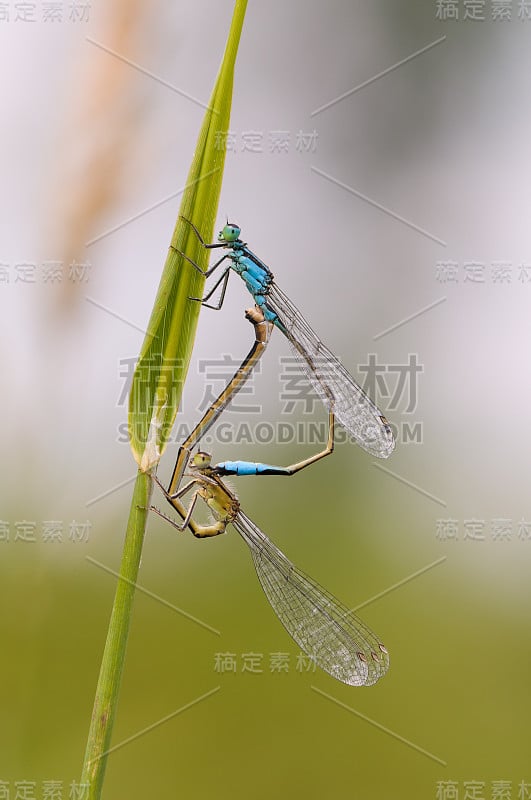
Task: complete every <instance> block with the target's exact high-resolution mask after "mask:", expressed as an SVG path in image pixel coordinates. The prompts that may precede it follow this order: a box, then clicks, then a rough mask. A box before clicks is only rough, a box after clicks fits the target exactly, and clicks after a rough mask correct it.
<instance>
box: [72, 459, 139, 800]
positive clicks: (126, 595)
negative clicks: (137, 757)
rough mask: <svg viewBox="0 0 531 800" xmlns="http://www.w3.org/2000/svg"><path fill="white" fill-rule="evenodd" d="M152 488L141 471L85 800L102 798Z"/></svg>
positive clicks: (93, 728) (99, 692)
mask: <svg viewBox="0 0 531 800" xmlns="http://www.w3.org/2000/svg"><path fill="white" fill-rule="evenodd" d="M152 486H153V482H152V480H151V475H150V474H149V473H146V472H140V471H139V472H138V474H137V478H136V483H135V488H134V492H133V499H132V503H131V510H130V512H129V520H128V523H127V531H126V536H125V543H124V549H123V554H122V563H121V566H120V578H119V580H118V584H117V586H116V593H115V596H114V605H113V608H112V612H111V619H110V623H109V630H108V633H107V641H106V642H105V650H104V652H103V658H102V662H101V668H100V674H99V678H98V685H97V688H96V697H95V700H94V708H93V711H92V720H91V724H90V729H89V735H88V741H87V749H86V751H85V760H84V763H83V771H82V775H81V783H82V784H84V785H88V789H87V790H86V793H85V794H84V795H83V797H84V798H85V800H97V798H99V797H100V796H101V790H102V786H103V778H104V775H105V766H106V764H107V756H108V750H109V746H110V741H111V735H112V729H113V723H114V718H115V715H116V708H117V705H118V693H119V691H120V684H121V677H122V671H123V666H124V660H125V651H126V646H127V637H128V634H129V625H130V622H131V615H132V607H133V599H134V596H135V586H136V581H137V577H138V568H139V565H140V557H141V555H142V545H143V543H144V533H145V530H146V524H147V518H148V509H149V505H150V501H151V491H152Z"/></svg>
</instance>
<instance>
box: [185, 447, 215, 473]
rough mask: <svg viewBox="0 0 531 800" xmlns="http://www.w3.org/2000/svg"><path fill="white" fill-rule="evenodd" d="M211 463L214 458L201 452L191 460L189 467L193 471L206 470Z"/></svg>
mask: <svg viewBox="0 0 531 800" xmlns="http://www.w3.org/2000/svg"><path fill="white" fill-rule="evenodd" d="M211 463H212V456H211V455H210V453H204V452H201V450H200V451H199V452H198V453H196V454H195V455H194V456H192V458H191V459H190V463H189V467H190V468H191V469H205V468H206V467H209V466H210V464H211Z"/></svg>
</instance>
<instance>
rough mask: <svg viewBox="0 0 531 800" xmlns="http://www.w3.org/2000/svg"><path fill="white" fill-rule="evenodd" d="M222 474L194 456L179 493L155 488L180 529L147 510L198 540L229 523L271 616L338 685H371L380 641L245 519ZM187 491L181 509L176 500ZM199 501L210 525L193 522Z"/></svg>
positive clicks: (378, 669) (378, 671)
mask: <svg viewBox="0 0 531 800" xmlns="http://www.w3.org/2000/svg"><path fill="white" fill-rule="evenodd" d="M241 463H244V462H241ZM294 466H295V465H294ZM221 473H222V470H220V468H219V466H214V467H213V466H211V459H210V456H209V455H208V453H203V452H199V453H196V454H195V455H194V456H193V457H192V458H191V460H190V462H189V473H188V474H189V475H190V476H191V478H192V480H191V481H190V482H189V483H187V484H186V485H185V486H184V487H182V488H181V489H180V490H179V491H178V492H176V493H175V494H173V495H171V494H169V493H168V492H166V490H165V489H164V487H162V486H161V484H160V483H159V486H161V489H162V491H163V492H164V494H165V496H166V499H167V500H168V501H169V502H170V504H171V505H172V507H173V508H174V509H175V510H176V511H177V513H178V514H179V515H180V516H181V517H182V519H183V523H182V524H181V525H179V524H178V523H177V522H176V521H175V520H173V519H171V517H169V516H167V515H166V514H164V513H163V512H162V511H160V510H159V509H158V508H155V507H154V506H152V507H151V508H152V510H153V511H155V512H156V513H157V514H159V516H161V517H162V518H163V519H166V520H167V521H168V522H170V523H171V524H172V525H174V526H175V527H176V528H177V529H178V530H180V531H182V530H184V529H185V528H186V527H189V528H190V530H191V531H192V533H193V534H194V536H198V537H205V536H217V535H218V534H221V533H224V532H225V530H226V528H227V525H229V524H230V523H232V525H234V527H235V528H236V530H237V531H238V533H239V534H240V536H241V537H242V539H243V540H244V542H245V543H246V545H247V546H248V548H249V550H250V551H251V556H252V558H253V562H254V566H255V568H256V572H257V575H258V579H259V581H260V583H261V585H262V588H263V590H264V593H265V595H266V597H267V599H268V600H269V603H270V604H271V606H272V608H273V611H274V612H275V614H276V615H277V617H278V618H279V620H280V621H281V623H282V624H283V625H284V627H285V628H286V630H287V631H288V633H289V634H290V635H291V636H292V638H293V639H294V640H295V642H296V643H297V644H298V645H299V647H300V648H301V649H302V650H303V651H304V652H305V653H306V654H307V655H308V656H309V657H310V658H311V659H312V660H313V661H314V662H315V663H316V664H317V666H319V667H321V669H323V670H325V672H328V673H329V674H330V675H332V676H333V677H334V678H337V680H339V681H342V682H343V683H347V684H350V685H351V686H370V685H371V684H373V683H375V682H376V681H377V680H378V679H379V678H381V677H382V675H384V674H385V672H387V669H388V667H389V655H388V653H387V650H386V648H385V647H384V645H383V644H382V643H381V641H380V640H379V638H378V637H377V636H376V635H375V634H374V633H373V632H372V631H371V630H370V629H369V628H368V627H367V626H366V625H365V624H364V623H363V622H362V621H361V620H360V619H359V618H358V617H357V616H356V615H355V614H354V613H353V611H351V610H350V609H348V608H346V606H344V605H343V604H342V603H340V602H339V600H337V599H336V598H335V597H334V596H333V595H331V594H330V593H329V592H328V591H327V590H326V589H323V588H322V587H321V586H319V584H318V583H316V582H315V581H314V580H312V578H309V577H308V576H307V575H305V574H304V573H303V572H301V571H300V570H299V569H297V567H296V566H294V565H293V564H292V563H291V561H289V560H288V559H287V558H286V556H285V555H284V553H282V552H281V551H280V550H279V549H278V547H276V546H275V545H274V544H273V542H271V541H270V539H269V538H268V537H267V536H266V534H265V533H263V532H262V531H261V530H260V528H258V526H257V525H255V523H254V522H252V520H250V519H249V517H248V516H247V515H246V514H244V512H243V511H242V509H241V507H240V503H239V500H238V498H237V497H236V495H235V494H233V492H231V491H230V490H229V489H228V488H227V486H226V485H225V484H224V483H223V481H222V480H221V478H220V474H221ZM157 483H158V481H157ZM192 489H193V490H194V491H193V494H192V499H191V502H190V505H189V507H188V509H186V508H185V507H184V506H183V505H182V503H181V498H182V497H183V496H184V495H186V494H187V493H188V492H190V491H191V490H192ZM198 498H201V499H202V500H203V501H204V502H205V503H206V504H207V506H208V508H209V509H210V511H211V513H212V515H213V518H214V521H213V523H212V524H211V525H199V524H198V523H197V522H195V521H194V519H193V518H192V514H193V511H194V508H195V505H196V502H197V500H198Z"/></svg>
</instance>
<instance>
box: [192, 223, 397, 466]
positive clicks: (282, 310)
mask: <svg viewBox="0 0 531 800" xmlns="http://www.w3.org/2000/svg"><path fill="white" fill-rule="evenodd" d="M181 219H183V220H184V221H185V222H187V223H188V224H189V225H190V226H191V228H192V229H193V231H194V232H195V234H196V236H197V238H198V240H199V242H200V244H201V245H202V246H203V247H205V248H206V249H208V250H212V249H214V248H220V247H221V248H225V249H227V250H228V252H227V253H225V254H224V255H223V256H222V257H221V258H220V259H219V260H218V261H216V262H215V263H214V264H213V265H212V266H211V267H210V268H209V269H208V270H206V272H203V270H202V269H201V267H199V266H198V264H196V263H195V262H194V261H193V260H192V259H191V258H189V257H188V256H187V255H185V254H184V253H182V252H181V251H178V252H180V254H181V255H182V256H183V257H184V258H185V259H186V260H187V261H189V262H190V264H192V266H193V267H194V268H195V269H197V270H199V272H201V273H202V274H204V275H205V276H206V277H209V276H210V275H212V273H213V272H215V270H216V269H217V268H218V267H219V266H220V265H221V264H222V263H223V262H224V261H225V260H226V259H229V260H230V263H229V265H228V266H227V267H226V268H225V269H224V270H223V272H222V274H221V277H220V278H219V279H218V280H217V281H216V282H215V284H214V286H213V287H212V289H210V290H209V291H208V292H207V294H206V295H205V297H203V298H193V299H195V300H200V301H201V303H202V304H203V305H205V306H207V307H208V308H214V309H216V310H219V309H220V308H221V306H222V304H223V300H224V298H225V291H226V289H227V282H228V279H229V274H230V270H231V269H232V270H234V271H235V272H236V273H237V274H238V275H239V276H240V277H241V278H242V279H243V281H244V282H245V285H246V287H247V289H248V290H249V292H250V293H251V295H252V296H253V298H254V301H255V303H256V304H257V306H258V307H259V308H260V309H261V310H262V312H263V314H264V317H265V319H266V321H267V322H272V323H273V324H274V325H275V326H276V327H277V328H279V330H281V331H282V333H283V334H284V335H285V336H286V337H287V339H288V341H289V343H290V345H291V347H292V350H293V352H294V354H295V356H296V358H297V359H298V361H299V363H300V364H301V366H302V367H303V369H304V371H305V373H306V376H307V378H308V380H309V381H310V383H311V384H312V386H313V388H314V389H315V391H316V392H317V394H318V395H319V397H320V398H321V400H322V401H323V403H324V404H325V405H326V406H327V408H328V410H329V411H332V412H333V413H334V414H335V416H336V419H337V420H338V421H339V422H340V423H341V425H343V427H344V428H345V429H346V430H347V431H348V433H349V434H350V435H351V436H352V438H353V439H354V440H355V441H356V442H357V443H358V444H359V445H360V446H361V447H362V448H363V449H364V450H366V451H367V452H368V453H370V454H371V455H374V456H378V457H379V458H387V457H388V456H389V455H390V454H391V452H392V451H393V449H394V446H395V441H394V436H393V432H392V430H391V426H390V425H389V422H388V421H387V419H386V418H385V416H384V415H383V414H382V412H381V411H380V410H379V409H378V407H377V406H376V405H375V404H374V403H373V401H372V400H371V399H370V398H369V397H368V396H367V395H366V394H365V392H364V391H363V389H362V388H361V387H360V386H358V384H357V383H356V381H355V380H354V378H353V377H352V376H351V375H350V373H349V372H348V371H347V370H346V369H345V367H344V366H343V365H342V364H341V362H340V361H339V360H338V359H337V358H336V356H334V355H333V354H332V353H331V352H330V350H329V349H328V348H327V347H325V345H324V344H323V343H322V342H321V341H320V339H319V338H318V336H317V335H316V334H315V333H314V331H313V330H312V328H311V327H310V326H309V324H308V323H307V322H306V320H305V319H304V317H303V316H302V314H301V313H300V311H298V310H297V308H296V307H295V306H294V305H293V303H292V302H291V300H290V299H289V298H288V297H287V296H286V295H285V294H284V292H282V291H281V290H280V289H279V287H278V286H277V284H276V283H275V280H274V276H273V273H272V272H271V270H270V269H269V267H268V266H267V265H266V264H265V263H264V262H263V261H261V260H260V259H259V258H258V256H257V255H255V254H254V253H253V252H252V251H251V250H250V249H249V248H248V247H247V244H246V243H245V242H243V241H242V240H241V239H240V233H241V229H240V227H239V226H238V225H236V224H234V223H229V222H227V224H226V225H225V226H224V227H223V229H222V230H221V231H220V233H219V235H218V241H217V242H215V243H213V244H207V243H206V242H205V241H204V239H203V237H202V236H201V234H200V232H199V231H198V229H197V228H196V226H195V225H194V224H193V223H192V222H190V221H189V220H187V219H185V218H184V217H181ZM220 285H221V290H220V299H219V302H218V303H217V304H216V305H210V304H208V302H207V301H208V300H209V299H210V298H211V297H212V295H213V293H214V292H215V291H216V289H217V288H218V287H219V286H220Z"/></svg>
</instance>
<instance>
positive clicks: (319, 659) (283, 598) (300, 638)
mask: <svg viewBox="0 0 531 800" xmlns="http://www.w3.org/2000/svg"><path fill="white" fill-rule="evenodd" d="M232 524H233V525H234V527H235V528H236V530H237V531H238V533H239V534H240V536H241V537H242V538H243V539H244V541H245V542H246V543H247V545H248V547H249V549H250V551H251V555H252V557H253V561H254V565H255V567H256V572H257V574H258V578H259V580H260V583H261V584H262V588H263V590H264V592H265V594H266V597H267V599H268V600H269V602H270V603H271V606H272V607H273V610H274V612H275V614H276V615H277V617H278V618H279V620H280V621H281V622H282V624H283V625H284V627H285V628H286V630H287V631H288V633H289V634H290V635H291V636H292V637H293V639H294V640H295V641H296V642H297V644H298V645H299V647H300V648H301V649H302V650H303V651H304V652H305V653H306V654H307V655H308V656H309V657H310V658H312V659H313V660H314V661H315V663H316V664H317V666H319V667H321V669H323V670H325V672H328V673H329V674H330V675H332V676H333V677H334V678H337V680H340V681H342V682H343V683H348V684H350V685H351V686H370V685H371V684H373V683H375V682H376V681H377V680H378V679H379V678H381V677H382V675H384V674H385V673H386V672H387V669H388V667H389V656H388V653H387V650H386V649H385V647H384V646H383V644H382V643H381V642H380V640H379V639H378V638H377V636H376V635H375V634H374V633H373V632H372V631H371V630H370V629H369V628H368V627H367V626H366V625H365V624H364V623H363V622H362V621H361V620H360V619H358V618H357V617H356V616H355V614H353V613H352V611H349V609H348V608H346V607H345V606H344V605H342V604H341V603H340V602H339V600H336V598H335V597H334V596H333V595H331V594H330V593H329V592H327V591H326V589H323V588H322V587H321V586H319V584H318V583H316V582H315V581H313V580H312V579H311V578H309V577H308V576H307V575H305V574H304V573H303V572H301V571H300V570H298V569H297V567H295V566H294V565H293V564H292V563H291V562H290V561H288V559H287V558H286V556H285V555H284V554H283V553H282V552H281V551H280V550H279V549H278V548H277V547H275V545H274V544H273V543H272V542H271V541H270V540H269V539H268V538H267V536H266V535H265V534H264V533H262V531H261V530H260V529H259V528H258V527H257V526H256V525H255V524H254V523H253V522H252V521H251V520H250V519H249V518H248V517H247V516H246V515H245V514H244V513H243V512H242V511H239V512H238V514H237V515H236V517H235V519H234V520H233V522H232Z"/></svg>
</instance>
